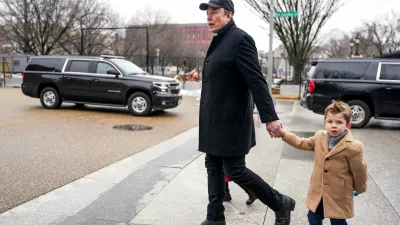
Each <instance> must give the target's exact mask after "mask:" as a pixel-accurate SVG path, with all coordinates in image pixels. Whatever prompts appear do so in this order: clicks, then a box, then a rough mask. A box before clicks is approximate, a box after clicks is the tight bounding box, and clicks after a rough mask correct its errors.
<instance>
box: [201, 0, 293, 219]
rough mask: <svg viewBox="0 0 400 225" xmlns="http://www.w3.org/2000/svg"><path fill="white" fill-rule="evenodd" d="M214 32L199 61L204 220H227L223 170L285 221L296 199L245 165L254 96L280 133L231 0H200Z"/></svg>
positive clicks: (271, 130)
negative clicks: (205, 186) (203, 0)
mask: <svg viewBox="0 0 400 225" xmlns="http://www.w3.org/2000/svg"><path fill="white" fill-rule="evenodd" d="M199 7H200V9H201V10H207V21H208V25H209V28H210V30H211V32H212V33H213V34H214V38H213V40H212V42H211V44H210V47H209V49H208V52H207V55H206V58H205V62H204V67H203V85H202V91H201V99H200V121H199V151H201V152H204V153H206V159H205V166H206V168H207V173H208V196H209V204H208V207H207V219H206V220H205V221H204V222H203V223H202V225H225V217H224V210H225V209H224V206H223V199H224V195H225V190H224V173H225V174H226V175H228V176H229V177H230V178H231V179H232V180H233V181H234V182H235V183H237V184H239V185H240V186H243V187H245V188H246V189H248V190H250V191H251V192H253V193H254V195H255V196H257V198H258V199H259V200H260V201H261V202H263V203H264V204H266V205H267V206H268V207H269V208H271V209H272V210H274V211H275V217H276V220H275V225H289V224H290V212H291V211H293V210H294V207H295V201H294V200H293V199H292V198H290V197H288V196H286V195H283V194H281V193H279V192H278V191H277V190H275V189H273V188H272V187H271V186H269V185H268V184H267V183H266V182H265V181H264V180H263V179H262V178H261V177H259V176H258V175H257V174H255V173H254V172H252V171H251V170H249V169H248V168H247V167H246V163H245V155H246V154H248V153H249V151H250V149H251V148H252V147H254V146H255V145H256V140H255V130H254V121H253V109H254V108H253V100H254V102H255V105H256V106H257V109H258V112H259V115H260V119H261V121H262V123H265V124H266V128H267V130H268V132H269V134H270V135H271V137H280V136H281V128H282V125H281V122H280V121H279V118H278V116H277V114H276V112H275V108H274V105H273V101H272V98H271V95H270V93H269V91H268V85H267V82H266V81H265V79H264V78H263V75H262V72H261V68H260V65H259V61H258V54H257V49H256V47H255V43H254V40H253V39H252V37H251V36H250V35H248V34H247V33H246V32H244V31H243V30H241V29H239V28H237V27H236V25H235V22H234V21H233V19H232V16H233V13H234V5H233V2H232V1H231V0H211V1H210V2H208V3H202V4H200V6H199Z"/></svg>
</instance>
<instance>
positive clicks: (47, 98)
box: [40, 87, 62, 109]
mask: <svg viewBox="0 0 400 225" xmlns="http://www.w3.org/2000/svg"><path fill="white" fill-rule="evenodd" d="M40 103H42V106H43V107H44V108H46V109H58V108H60V106H61V104H62V101H61V98H60V94H58V91H57V90H56V89H54V88H52V87H47V88H44V89H43V90H42V91H41V92H40Z"/></svg>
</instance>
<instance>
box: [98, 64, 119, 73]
mask: <svg viewBox="0 0 400 225" xmlns="http://www.w3.org/2000/svg"><path fill="white" fill-rule="evenodd" d="M109 69H114V70H115V68H114V67H113V66H111V65H110V64H108V63H103V62H98V63H97V67H96V73H98V74H107V70H109Z"/></svg>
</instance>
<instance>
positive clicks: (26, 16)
mask: <svg viewBox="0 0 400 225" xmlns="http://www.w3.org/2000/svg"><path fill="white" fill-rule="evenodd" d="M28 7H29V5H28V0H24V52H26V51H28V49H29V37H28Z"/></svg>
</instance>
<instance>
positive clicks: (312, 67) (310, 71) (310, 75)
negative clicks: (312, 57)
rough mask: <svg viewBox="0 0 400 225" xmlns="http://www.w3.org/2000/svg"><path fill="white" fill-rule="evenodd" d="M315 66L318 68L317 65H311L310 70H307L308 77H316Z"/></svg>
mask: <svg viewBox="0 0 400 225" xmlns="http://www.w3.org/2000/svg"><path fill="white" fill-rule="evenodd" d="M315 68H316V66H311V68H310V70H309V71H308V72H307V77H308V78H314V74H315V73H314V72H315Z"/></svg>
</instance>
